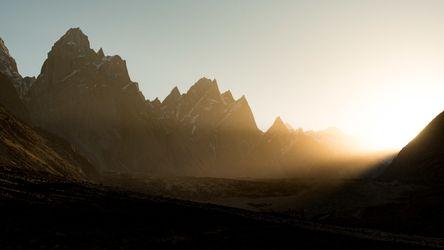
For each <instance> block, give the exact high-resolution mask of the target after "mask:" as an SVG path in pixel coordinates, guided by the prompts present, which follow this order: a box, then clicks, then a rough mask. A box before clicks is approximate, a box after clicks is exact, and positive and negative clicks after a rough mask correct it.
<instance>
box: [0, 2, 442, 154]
mask: <svg viewBox="0 0 444 250" xmlns="http://www.w3.org/2000/svg"><path fill="white" fill-rule="evenodd" d="M43 2H46V4H43ZM333 2H334V3H335V4H333ZM1 5H2V8H0V37H2V38H3V40H4V41H5V43H6V45H7V46H8V48H9V50H10V52H11V54H12V56H13V57H14V58H15V59H16V60H17V63H18V65H19V70H20V72H21V74H22V75H24V76H27V75H33V76H35V75H37V74H38V73H39V71H40V67H41V63H42V62H43V61H44V59H45V58H46V55H47V52H48V51H49V50H50V48H51V46H52V44H53V43H54V42H55V41H56V40H57V39H58V38H59V37H60V36H61V35H62V34H63V33H64V32H65V31H66V30H67V29H69V28H70V27H80V28H81V29H82V30H83V32H84V33H85V34H87V35H88V36H89V39H90V42H91V45H92V47H93V48H94V49H96V50H97V49H99V48H100V47H103V49H104V51H105V53H106V54H119V55H120V56H121V57H122V58H124V59H125V60H126V61H127V65H128V70H129V73H130V76H131V78H132V80H133V81H136V82H139V85H140V88H141V90H142V92H143V93H144V95H145V97H146V98H149V99H153V98H155V97H160V98H161V99H163V98H164V97H165V96H166V95H167V94H168V93H169V92H170V91H171V89H172V88H173V87H174V86H178V87H179V89H180V90H181V91H182V92H184V91H186V90H187V89H188V88H189V87H190V86H191V85H192V84H193V83H194V82H195V81H196V80H197V79H199V78H200V77H202V76H206V77H209V78H216V79H217V81H218V83H219V86H220V88H221V90H222V91H223V90H227V89H230V90H231V91H232V92H233V94H234V95H235V97H240V96H241V95H243V94H245V95H246V97H247V99H248V101H249V103H250V105H251V107H252V110H253V112H254V115H255V118H256V121H257V123H258V125H259V127H260V128H261V129H263V130H265V129H267V128H268V127H269V126H270V125H271V124H272V122H273V120H274V118H275V117H276V116H281V117H282V118H283V119H284V120H285V121H286V122H288V123H290V124H291V125H292V126H293V127H295V128H299V127H301V128H303V129H304V130H321V129H325V128H327V127H331V126H334V127H337V128H339V129H341V130H343V131H344V132H346V133H348V134H350V135H353V136H356V138H358V139H359V140H360V141H362V143H363V144H364V145H365V146H366V147H368V148H371V149H396V148H400V147H402V146H403V145H405V144H406V143H407V142H408V141H409V140H411V139H412V138H413V137H414V136H415V135H416V134H417V133H418V132H419V131H420V130H421V129H422V128H423V127H424V126H425V125H427V123H428V122H429V121H430V120H431V119H433V117H435V116H436V115H437V114H438V113H439V112H441V111H442V109H443V108H444V98H443V93H444V29H443V23H444V15H442V12H443V10H444V1H425V0H424V1H408V0H403V1H377V0H371V1H330V0H326V1H314V0H310V1H257V0H256V1H158V2H156V3H154V2H150V1H131V2H130V3H129V2H127V1H94V2H91V1H33V2H30V1H2V3H1ZM48 6H51V8H48Z"/></svg>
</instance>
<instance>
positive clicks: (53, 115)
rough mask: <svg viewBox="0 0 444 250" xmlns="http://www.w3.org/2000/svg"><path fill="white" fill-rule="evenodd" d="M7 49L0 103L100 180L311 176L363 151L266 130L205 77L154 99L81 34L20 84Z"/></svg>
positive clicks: (342, 141)
mask: <svg viewBox="0 0 444 250" xmlns="http://www.w3.org/2000/svg"><path fill="white" fill-rule="evenodd" d="M0 45H1V52H0V53H1V54H0V81H1V85H0V88H1V89H0V103H1V104H2V105H3V106H4V107H5V108H6V110H8V111H9V112H10V113H12V114H14V115H15V116H17V117H18V118H19V119H20V120H21V121H23V122H25V123H29V124H30V125H32V126H33V127H36V128H39V129H41V130H43V131H46V132H48V133H50V134H53V135H55V136H57V137H58V138H61V139H63V140H65V141H67V142H68V143H69V144H70V145H71V148H72V150H73V151H75V152H76V153H78V154H80V155H82V156H83V157H85V158H86V159H87V160H88V162H89V163H91V164H92V165H93V166H94V167H95V168H96V169H97V170H98V172H120V173H130V174H146V175H191V176H218V177H235V176H244V177H265V176H287V175H288V174H303V175H310V174H312V173H313V171H315V169H317V167H318V166H322V165H326V164H328V163H331V162H333V161H340V160H342V159H343V158H344V157H348V156H350V155H352V154H354V153H357V152H356V150H355V149H356V145H355V144H354V142H353V140H352V139H351V138H348V137H347V136H345V135H344V134H342V133H341V132H339V131H337V130H334V129H330V130H326V131H322V132H304V131H302V130H301V129H299V130H294V129H292V128H290V127H289V126H287V125H286V124H285V123H284V122H283V121H282V120H281V118H277V119H276V120H275V122H274V124H273V125H272V127H271V128H270V129H268V131H266V132H262V131H261V130H259V129H258V128H257V126H256V122H255V119H254V116H253V113H252V111H251V109H250V106H249V104H248V101H247V99H246V97H245V96H242V97H240V98H238V99H236V98H234V97H233V95H232V94H231V92H230V91H225V92H223V93H221V91H220V90H219V87H218V84H217V82H216V80H210V79H206V78H202V79H200V80H198V81H197V82H196V83H195V84H194V85H192V86H191V87H190V89H189V90H188V91H187V92H186V93H180V92H179V90H178V89H177V87H175V88H173V90H172V91H171V93H170V94H169V95H168V96H167V97H166V98H165V99H164V100H163V101H160V100H159V99H157V98H156V99H155V100H152V101H150V100H146V99H145V98H144V96H143V94H142V93H141V92H140V91H139V88H138V84H137V83H136V82H133V81H131V79H130V76H129V75H128V70H127V67H126V62H125V60H123V59H122V58H121V57H120V56H117V55H116V56H106V55H105V54H104V52H103V50H102V49H100V50H98V51H97V52H96V51H94V50H93V49H91V48H90V44H89V40H88V37H87V36H86V35H85V34H83V33H82V31H81V30H80V29H78V28H74V29H70V30H68V31H67V32H66V34H64V35H63V36H62V37H61V38H60V39H59V40H58V41H57V42H56V43H55V44H54V45H53V46H52V48H51V50H50V52H49V53H48V57H47V59H46V60H45V62H44V63H43V66H42V69H41V72H40V74H39V75H38V76H37V78H34V77H25V78H23V77H22V76H20V74H19V73H18V71H17V66H16V64H15V61H14V59H13V58H12V57H11V56H10V55H9V52H8V50H7V49H6V46H5V45H4V43H3V41H1V43H0ZM331 173H332V174H333V175H334V174H338V171H336V170H335V171H333V172H331Z"/></svg>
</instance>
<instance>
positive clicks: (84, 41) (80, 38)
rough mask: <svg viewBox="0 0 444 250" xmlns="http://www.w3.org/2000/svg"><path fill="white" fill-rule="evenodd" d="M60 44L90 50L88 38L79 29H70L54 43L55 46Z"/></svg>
mask: <svg viewBox="0 0 444 250" xmlns="http://www.w3.org/2000/svg"><path fill="white" fill-rule="evenodd" d="M61 43H66V44H68V45H71V46H79V47H86V48H90V45H89V40H88V36H87V35H85V34H84V33H83V32H82V30H81V29H80V28H70V29H69V30H68V31H66V33H65V34H64V35H63V36H62V37H61V38H60V39H59V40H58V41H57V42H56V44H61Z"/></svg>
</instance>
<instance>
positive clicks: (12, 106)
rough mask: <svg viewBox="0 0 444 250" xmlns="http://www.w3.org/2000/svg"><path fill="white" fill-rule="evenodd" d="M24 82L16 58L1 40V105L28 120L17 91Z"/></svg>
mask: <svg viewBox="0 0 444 250" xmlns="http://www.w3.org/2000/svg"><path fill="white" fill-rule="evenodd" d="M23 82H24V81H23V78H22V76H21V75H20V74H19V72H18V70H17V64H16V63H15V60H14V58H12V57H11V55H10V54H9V50H8V48H7V47H6V46H5V43H4V42H3V40H2V39H1V38H0V103H1V104H2V105H3V106H4V107H5V108H6V109H7V110H8V111H10V112H11V113H13V114H14V115H15V116H17V117H19V118H21V119H27V118H28V117H27V110H26V108H25V105H24V104H23V102H22V100H21V99H20V96H19V94H18V91H17V89H20V88H21V86H22V85H23V84H22V83H23Z"/></svg>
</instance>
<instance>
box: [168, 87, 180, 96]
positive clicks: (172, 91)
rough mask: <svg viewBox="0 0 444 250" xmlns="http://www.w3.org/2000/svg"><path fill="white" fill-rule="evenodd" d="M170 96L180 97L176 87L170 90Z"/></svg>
mask: <svg viewBox="0 0 444 250" xmlns="http://www.w3.org/2000/svg"><path fill="white" fill-rule="evenodd" d="M170 95H173V96H180V95H181V94H180V91H179V88H178V87H177V86H175V87H174V88H173V89H172V90H171V93H170Z"/></svg>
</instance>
